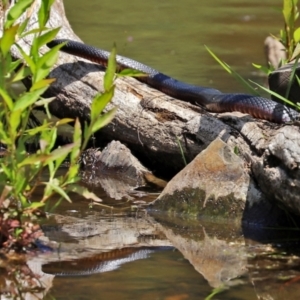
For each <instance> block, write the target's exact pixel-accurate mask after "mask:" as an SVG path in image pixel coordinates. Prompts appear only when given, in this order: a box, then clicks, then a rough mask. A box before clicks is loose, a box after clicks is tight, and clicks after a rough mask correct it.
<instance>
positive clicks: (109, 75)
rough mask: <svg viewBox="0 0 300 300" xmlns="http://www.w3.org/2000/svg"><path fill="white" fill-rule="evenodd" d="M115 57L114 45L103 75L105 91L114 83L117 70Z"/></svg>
mask: <svg viewBox="0 0 300 300" xmlns="http://www.w3.org/2000/svg"><path fill="white" fill-rule="evenodd" d="M116 56H117V51H116V45H114V46H113V48H112V50H111V53H110V55H109V58H108V64H107V68H106V72H105V75H104V89H105V91H107V90H109V89H110V88H111V87H112V85H113V83H114V78H115V73H116V70H117V62H116Z"/></svg>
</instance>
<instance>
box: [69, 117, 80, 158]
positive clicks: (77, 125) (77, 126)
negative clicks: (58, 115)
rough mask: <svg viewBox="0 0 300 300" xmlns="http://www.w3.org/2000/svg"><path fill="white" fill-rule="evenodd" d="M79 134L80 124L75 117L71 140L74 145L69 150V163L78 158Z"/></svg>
mask: <svg viewBox="0 0 300 300" xmlns="http://www.w3.org/2000/svg"><path fill="white" fill-rule="evenodd" d="M81 136H82V131H81V125H80V122H79V120H78V119H76V121H75V124H74V133H73V142H74V143H75V146H74V148H73V149H72V152H71V157H70V161H71V164H73V163H76V161H77V160H78V158H79V154H80V146H81Z"/></svg>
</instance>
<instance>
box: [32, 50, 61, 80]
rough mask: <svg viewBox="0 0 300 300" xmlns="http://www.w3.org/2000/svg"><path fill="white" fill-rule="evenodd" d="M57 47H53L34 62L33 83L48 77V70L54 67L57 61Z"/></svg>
mask: <svg viewBox="0 0 300 300" xmlns="http://www.w3.org/2000/svg"><path fill="white" fill-rule="evenodd" d="M58 46H59V47H53V48H52V49H50V50H49V51H48V52H47V53H45V54H44V55H43V56H42V57H40V58H39V59H38V60H37V61H36V72H35V74H34V82H36V81H39V80H41V79H44V78H45V77H47V76H48V75H49V72H50V69H51V68H52V67H53V66H54V64H55V63H56V61H57V58H58V55H59V54H58V53H59V48H60V46H61V45H58Z"/></svg>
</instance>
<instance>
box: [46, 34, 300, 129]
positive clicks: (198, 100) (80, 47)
mask: <svg viewBox="0 0 300 300" xmlns="http://www.w3.org/2000/svg"><path fill="white" fill-rule="evenodd" d="M61 43H66V44H65V45H64V46H63V47H62V48H61V49H60V50H61V51H63V52H66V53H69V54H72V55H76V56H78V57H81V58H85V59H88V60H90V61H92V62H95V63H98V64H100V65H102V66H104V67H106V66H107V61H108V58H109V54H110V53H109V52H108V51H105V50H101V49H98V48H95V47H93V46H89V45H86V44H83V43H80V42H76V41H72V40H67V39H57V40H53V41H51V42H50V43H48V44H47V46H48V47H50V48H52V47H54V46H56V45H59V44H61ZM116 60H117V64H118V67H119V69H125V68H130V69H134V70H137V71H140V72H143V73H145V74H146V76H141V77H138V78H137V79H138V80H140V81H141V82H144V83H147V84H148V85H150V86H151V87H153V88H155V89H157V90H160V91H161V92H163V93H165V94H167V95H169V96H171V97H174V98H177V99H180V100H184V101H188V102H191V103H193V104H197V105H200V106H202V107H204V108H205V109H207V110H209V111H211V112H215V113H221V112H232V111H239V112H242V113H247V114H250V115H251V116H253V117H255V118H259V119H265V120H268V121H271V122H275V123H285V122H290V121H293V120H295V119H298V118H299V113H298V112H297V111H295V110H294V109H292V108H289V107H287V106H285V105H283V104H281V103H278V102H275V101H273V100H270V99H266V98H263V97H259V96H254V95H248V94H241V93H222V92H221V91H219V90H217V89H213V88H207V87H200V86H194V85H190V84H187V83H184V82H181V81H178V80H176V79H174V78H172V77H169V76H167V75H165V74H163V73H161V72H159V71H157V70H155V69H153V68H151V67H149V66H147V65H144V64H142V63H140V62H137V61H135V60H133V59H130V58H127V57H124V56H120V55H117V57H116Z"/></svg>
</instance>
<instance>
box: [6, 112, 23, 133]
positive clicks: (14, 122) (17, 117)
mask: <svg viewBox="0 0 300 300" xmlns="http://www.w3.org/2000/svg"><path fill="white" fill-rule="evenodd" d="M21 114H22V111H21V110H20V109H19V110H14V111H12V113H11V115H10V118H9V121H10V126H11V131H12V132H17V128H18V127H19V125H20V122H21Z"/></svg>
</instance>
